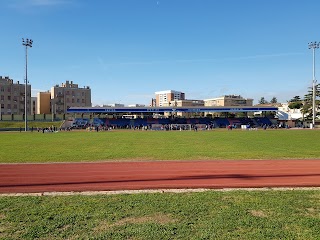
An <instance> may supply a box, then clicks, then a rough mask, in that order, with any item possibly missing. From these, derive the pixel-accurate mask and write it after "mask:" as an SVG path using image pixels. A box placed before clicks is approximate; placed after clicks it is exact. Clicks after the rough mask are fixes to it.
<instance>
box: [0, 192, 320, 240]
mask: <svg viewBox="0 0 320 240" xmlns="http://www.w3.org/2000/svg"><path fill="white" fill-rule="evenodd" d="M319 226H320V192H319V191H298V190H296V191H274V190H271V191H264V192H262V191H253V192H246V191H233V192H214V191H209V192H203V193H180V194H173V193H166V194H161V193H158V194H133V195H105V196H42V197H0V238H1V239H148V240H149V239H219V240H220V239H259V240H261V239H308V240H312V239H320V228H319Z"/></svg>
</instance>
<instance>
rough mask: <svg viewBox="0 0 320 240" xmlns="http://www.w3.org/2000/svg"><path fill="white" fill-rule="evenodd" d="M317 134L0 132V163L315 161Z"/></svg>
mask: <svg viewBox="0 0 320 240" xmlns="http://www.w3.org/2000/svg"><path fill="white" fill-rule="evenodd" d="M319 139H320V131H317V130H267V131H263V130H258V131H241V130H237V131H234V130H233V131H227V130H214V131H198V132H193V131H182V132H180V131H176V132H175V131H171V132H162V131H106V132H98V133H97V132H94V131H93V132H85V131H71V132H58V133H44V134H43V133H42V132H41V133H38V132H33V133H24V132H22V133H19V132H16V133H12V132H9V133H0V146H1V152H0V163H10V162H12V163H18V162H77V161H101V160H102V161H105V160H195V159H202V160H208V159H231V160H234V159H312V158H315V159H320V148H319Z"/></svg>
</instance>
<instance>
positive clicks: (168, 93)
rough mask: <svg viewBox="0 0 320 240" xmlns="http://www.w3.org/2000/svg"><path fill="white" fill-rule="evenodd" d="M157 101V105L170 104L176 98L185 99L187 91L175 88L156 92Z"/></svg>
mask: <svg viewBox="0 0 320 240" xmlns="http://www.w3.org/2000/svg"><path fill="white" fill-rule="evenodd" d="M155 95H156V98H155V103H156V106H157V107H162V106H168V104H169V102H171V101H175V100H185V93H183V92H179V91H175V90H165V91H159V92H155Z"/></svg>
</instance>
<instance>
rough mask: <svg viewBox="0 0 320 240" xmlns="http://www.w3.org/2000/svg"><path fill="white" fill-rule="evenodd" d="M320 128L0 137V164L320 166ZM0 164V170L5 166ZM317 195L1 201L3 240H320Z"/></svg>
mask: <svg viewBox="0 0 320 240" xmlns="http://www.w3.org/2000/svg"><path fill="white" fill-rule="evenodd" d="M319 139H320V131H317V130H315V131H313V130H267V131H263V130H258V131H241V130H238V131H234V130H233V131H227V130H214V131H198V132H191V131H187V132H151V131H109V132H98V133H97V132H59V133H44V134H43V133H37V132H33V133H24V132H22V133H19V132H17V133H12V132H11V133H0V145H1V151H0V162H1V163H10V162H53V161H54V162H61V161H67V162H75V161H99V160H110V161H111V160H155V159H156V160H164V159H166V160H180V159H185V160H194V159H231V160H232V159H289V158H294V159H304V158H313V159H314V158H315V159H319V160H320V149H319ZM0 167H1V165H0ZM319 226H320V191H317V190H310V191H303V190H294V191H276V190H270V191H231V192H217V191H208V192H203V193H176V194H174V193H156V194H155V193H152V194H151V193H150V194H133V195H129V194H120V195H104V196H101V195H100V196H99V195H93V196H79V195H73V196H38V197H35V196H23V197H5V196H0V239H148V240H149V239H308V240H312V239H320V228H319Z"/></svg>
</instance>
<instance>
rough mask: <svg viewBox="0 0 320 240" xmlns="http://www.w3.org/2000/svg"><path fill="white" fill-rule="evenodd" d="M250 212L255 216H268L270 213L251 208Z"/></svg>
mask: <svg viewBox="0 0 320 240" xmlns="http://www.w3.org/2000/svg"><path fill="white" fill-rule="evenodd" d="M249 213H250V214H251V215H252V216H254V217H260V218H266V217H268V215H267V214H266V213H265V212H263V211H261V210H250V211H249Z"/></svg>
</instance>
